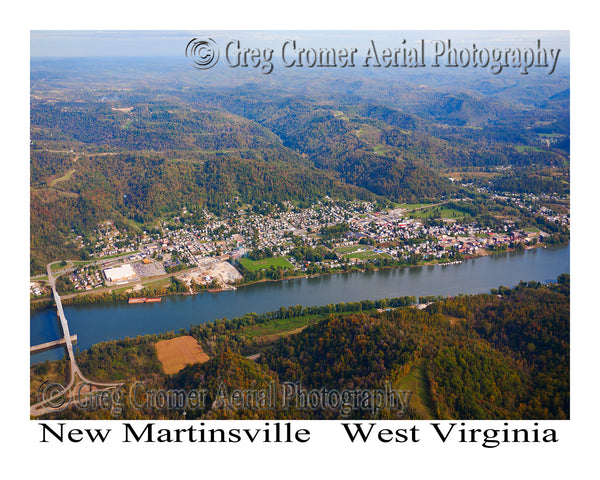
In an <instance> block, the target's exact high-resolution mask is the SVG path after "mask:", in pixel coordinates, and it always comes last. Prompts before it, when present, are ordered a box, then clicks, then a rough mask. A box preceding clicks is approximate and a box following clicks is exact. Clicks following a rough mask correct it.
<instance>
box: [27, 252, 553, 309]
mask: <svg viewBox="0 0 600 480" xmlns="http://www.w3.org/2000/svg"><path fill="white" fill-rule="evenodd" d="M540 247H543V248H546V245H544V244H543V243H538V244H536V245H528V246H524V251H528V250H533V249H536V248H540ZM516 251H517V249H516V248H507V249H505V250H501V251H492V250H481V251H480V252H478V253H477V254H474V255H465V256H464V257H462V259H460V260H458V262H464V261H467V260H474V259H477V258H483V257H488V256H493V255H501V254H506V253H510V252H516ZM450 264H456V261H438V260H436V261H431V260H430V261H425V262H419V263H417V264H415V265H389V266H377V267H375V266H373V267H372V268H360V267H357V266H356V265H354V266H352V268H350V269H348V270H344V269H335V270H331V271H328V272H318V273H311V274H306V273H300V274H294V275H287V276H283V277H282V278H277V279H273V278H262V279H260V280H254V281H250V282H241V283H237V284H235V286H234V287H235V289H237V288H241V287H247V286H252V285H257V284H263V283H273V282H281V281H283V280H294V279H302V278H315V277H322V276H327V275H337V274H340V273H364V272H377V271H387V270H401V269H405V268H419V267H428V266H435V265H440V266H445V265H450ZM182 272H184V271H182ZM182 272H177V273H172V274H168V275H161V276H160V277H151V278H149V279H148V280H146V281H145V282H142V283H141V284H142V285H144V289H142V290H140V291H137V292H135V294H134V295H126V294H124V293H123V290H127V289H129V288H132V287H133V286H134V285H138V284H140V282H136V283H135V284H134V283H132V284H131V285H121V286H120V287H119V288H118V289H115V287H103V288H101V289H98V290H95V291H94V290H90V291H86V292H77V293H68V294H65V295H61V300H62V302H63V304H64V305H81V304H95V303H108V302H128V301H129V299H130V298H137V297H144V296H145V297H159V296H160V297H163V296H171V295H186V294H187V295H190V293H187V292H182V291H171V292H167V291H165V292H160V293H157V292H156V290H155V289H154V288H153V289H152V290H151V291H148V290H146V289H147V288H149V286H150V285H149V284H152V283H157V282H160V281H163V280H167V279H170V278H172V277H175V276H176V274H181V273H182ZM150 288H152V287H150ZM230 290H234V288H232V287H231V286H229V287H228V288H224V289H201V290H199V291H197V292H194V293H193V295H197V294H198V293H203V292H206V293H220V292H223V291H230ZM142 292H145V294H142ZM53 305H54V300H53V299H52V298H51V297H45V298H42V299H36V300H31V301H30V311H31V312H34V311H38V310H43V309H46V308H49V307H52V306H53Z"/></svg>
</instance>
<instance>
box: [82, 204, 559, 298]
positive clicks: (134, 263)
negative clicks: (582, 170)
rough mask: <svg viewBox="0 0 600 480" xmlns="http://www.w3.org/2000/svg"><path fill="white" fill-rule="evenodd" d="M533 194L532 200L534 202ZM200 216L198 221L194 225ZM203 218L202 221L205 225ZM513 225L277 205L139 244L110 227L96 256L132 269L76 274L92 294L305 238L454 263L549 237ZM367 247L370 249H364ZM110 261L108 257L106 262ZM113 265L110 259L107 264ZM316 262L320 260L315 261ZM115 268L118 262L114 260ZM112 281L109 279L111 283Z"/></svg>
mask: <svg viewBox="0 0 600 480" xmlns="http://www.w3.org/2000/svg"><path fill="white" fill-rule="evenodd" d="M496 197H497V198H498V199H500V200H504V201H508V202H512V204H514V205H515V206H516V207H518V208H522V209H528V210H529V211H533V212H534V213H536V214H543V215H545V217H547V218H548V219H549V221H554V222H557V223H566V224H568V222H569V218H568V215H558V214H556V213H555V212H552V211H551V210H549V209H548V208H547V207H544V206H542V205H541V204H540V202H538V201H537V200H538V198H536V197H533V196H526V195H520V196H511V195H509V194H507V195H497V196H496ZM529 197H532V198H529ZM192 215H198V216H199V217H200V218H198V219H195V220H196V221H188V220H189V218H190V216H192ZM198 220H199V221H198ZM341 224H344V225H346V226H347V227H346V228H345V229H344V231H343V233H340V234H339V235H337V236H336V237H335V238H333V240H332V239H331V238H330V239H327V241H324V239H323V237H321V236H320V233H321V232H322V231H323V229H324V228H327V227H333V226H336V225H341ZM514 227H515V226H514V223H511V222H509V221H507V222H506V223H505V225H504V227H503V228H500V229H499V230H500V231H492V229H490V228H483V227H481V226H479V225H478V223H476V222H470V223H466V222H462V223H461V222H458V221H455V220H446V221H444V222H438V223H437V224H435V225H432V223H431V222H424V221H420V220H419V219H411V218H407V216H406V210H404V209H402V208H395V209H391V210H387V211H376V208H375V204H374V203H371V202H364V201H354V202H336V201H333V200H331V199H329V198H325V199H323V201H322V202H317V204H315V205H312V206H311V207H309V208H302V209H301V208H298V207H295V206H294V205H292V204H290V203H284V204H283V205H282V206H279V207H275V208H274V209H273V210H272V211H271V213H269V214H258V213H256V212H253V211H252V210H251V209H250V207H248V206H247V207H242V208H240V209H239V210H238V211H237V213H236V214H232V213H228V214H226V215H224V216H223V217H217V216H215V215H214V214H212V213H210V212H208V211H206V210H203V211H201V212H195V213H193V214H192V213H189V212H188V211H187V210H184V211H183V212H182V214H181V216H179V217H174V218H172V219H170V220H169V222H168V223H167V222H163V223H162V225H161V228H160V229H156V230H155V231H154V232H153V233H147V232H144V234H143V235H142V236H141V237H140V238H136V239H131V238H128V236H127V235H126V234H122V233H120V232H118V231H117V229H116V228H115V227H114V225H113V224H112V223H110V222H106V223H104V224H102V225H100V226H99V228H98V242H97V243H96V244H95V250H96V253H95V256H96V257H97V258H103V257H104V258H106V257H107V256H109V255H117V254H123V253H130V255H129V256H127V258H126V260H127V261H129V263H127V264H122V262H120V261H119V262H120V263H118V264H117V262H114V264H113V265H112V266H110V267H109V268H104V269H103V270H102V274H101V273H100V271H95V272H92V273H87V274H85V275H82V274H77V273H76V272H75V273H74V274H72V280H73V281H74V283H75V284H76V286H77V287H76V288H77V289H91V288H95V287H97V286H101V285H102V284H103V281H106V282H109V284H119V283H127V282H130V281H134V280H136V279H140V278H142V277H145V276H151V275H159V274H161V273H165V268H168V267H173V266H177V265H181V264H183V265H181V266H182V267H187V266H188V265H189V266H192V265H200V264H201V263H202V261H203V260H205V259H207V258H215V257H219V258H221V259H226V258H238V257H240V256H243V255H245V254H246V253H247V252H248V251H250V250H256V249H258V250H266V249H268V250H270V251H271V252H272V253H273V254H274V255H286V254H288V253H289V252H290V251H291V250H292V249H293V248H294V247H295V246H296V245H297V244H298V241H300V243H301V244H302V245H305V246H316V245H320V244H322V245H326V246H327V247H328V248H332V249H336V252H338V253H339V251H341V250H337V249H340V248H342V247H349V246H358V245H360V246H361V250H360V251H361V252H365V251H367V252H369V251H370V252H371V253H373V254H377V255H378V256H379V258H381V256H384V257H386V256H387V257H390V258H392V259H405V260H406V259H409V258H412V259H414V258H415V257H418V258H419V259H424V260H430V259H436V258H437V259H442V258H446V259H452V258H453V257H456V256H457V255H459V254H460V255H477V254H480V253H481V252H482V250H483V249H491V250H494V249H497V248H501V247H502V246H504V245H509V244H511V243H512V244H515V243H525V244H526V243H530V242H532V241H533V240H534V239H535V238H539V237H540V236H543V235H545V234H544V233H543V232H539V231H537V230H536V231H530V232H524V231H520V230H516V229H515V228H514ZM363 247H364V249H363ZM339 257H340V261H341V262H344V261H347V260H348V259H349V258H352V263H362V262H365V261H369V259H370V258H373V257H369V256H368V255H366V254H365V255H362V256H361V255H354V257H352V255H348V254H346V253H344V254H341V255H339ZM106 261H108V259H106ZM290 261H291V262H292V264H293V265H294V267H296V268H298V269H304V268H306V267H307V265H306V263H305V262H297V261H294V259H293V258H290ZM340 261H338V260H328V261H326V262H319V263H322V264H326V265H328V266H329V267H331V268H335V267H336V266H340ZM105 263H106V262H105ZM315 263H316V262H315ZM107 265H110V264H109V263H107ZM103 277H104V278H103Z"/></svg>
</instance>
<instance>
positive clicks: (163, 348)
mask: <svg viewBox="0 0 600 480" xmlns="http://www.w3.org/2000/svg"><path fill="white" fill-rule="evenodd" d="M155 347H156V354H157V356H158V360H159V361H160V363H161V365H162V368H163V371H164V372H165V373H166V374H167V375H170V374H172V373H177V372H178V371H179V370H181V369H182V368H184V367H185V366H186V365H188V364H192V363H204V362H207V361H208V360H210V357H209V356H208V355H207V354H206V353H204V350H202V347H201V346H200V345H199V344H198V342H197V341H196V340H195V339H194V338H192V337H190V336H188V335H185V336H183V337H176V338H173V339H171V340H161V341H160V342H157V343H156V345H155Z"/></svg>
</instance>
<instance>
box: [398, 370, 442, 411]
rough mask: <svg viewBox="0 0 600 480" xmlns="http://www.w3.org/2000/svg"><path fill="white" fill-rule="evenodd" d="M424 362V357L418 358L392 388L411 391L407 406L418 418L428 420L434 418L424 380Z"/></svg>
mask: <svg viewBox="0 0 600 480" xmlns="http://www.w3.org/2000/svg"><path fill="white" fill-rule="evenodd" d="M425 362H426V360H425V359H420V360H418V361H417V362H416V363H415V364H414V365H413V366H412V368H411V369H410V372H408V375H406V376H405V377H402V378H401V379H400V380H398V381H397V382H396V383H395V384H394V389H395V390H399V391H409V392H411V396H410V401H409V403H408V405H409V407H410V408H411V410H414V411H415V412H416V413H417V415H418V416H419V418H421V419H423V420H428V419H432V418H434V416H433V412H432V409H431V400H430V399H429V392H428V390H427V383H426V381H425Z"/></svg>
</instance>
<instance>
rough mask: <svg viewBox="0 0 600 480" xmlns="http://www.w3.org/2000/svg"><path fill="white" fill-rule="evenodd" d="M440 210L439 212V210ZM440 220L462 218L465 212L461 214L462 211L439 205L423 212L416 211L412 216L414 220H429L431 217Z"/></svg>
mask: <svg viewBox="0 0 600 480" xmlns="http://www.w3.org/2000/svg"><path fill="white" fill-rule="evenodd" d="M438 209H439V210H438ZM436 211H439V215H438V214H434V212H436ZM432 214H433V215H434V216H435V217H439V218H462V217H463V216H464V215H465V212H461V211H460V210H456V209H454V208H448V207H445V206H444V205H439V206H437V207H431V208H424V209H422V210H415V211H414V212H412V213H411V214H410V217H412V218H428V217H430V216H431V215H432Z"/></svg>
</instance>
